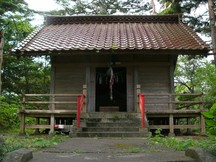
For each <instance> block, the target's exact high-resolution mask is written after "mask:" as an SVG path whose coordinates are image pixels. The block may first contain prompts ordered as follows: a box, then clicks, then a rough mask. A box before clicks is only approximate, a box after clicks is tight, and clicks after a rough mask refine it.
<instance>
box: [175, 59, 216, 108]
mask: <svg viewBox="0 0 216 162" xmlns="http://www.w3.org/2000/svg"><path fill="white" fill-rule="evenodd" d="M175 90H176V92H177V93H196V92H203V93H204V101H205V102H206V107H211V105H212V104H213V103H214V102H215V100H216V71H215V67H214V65H213V64H211V63H210V62H209V61H208V60H206V59H205V58H201V57H199V56H196V57H191V56H180V57H179V59H178V63H177V66H176V69H175Z"/></svg>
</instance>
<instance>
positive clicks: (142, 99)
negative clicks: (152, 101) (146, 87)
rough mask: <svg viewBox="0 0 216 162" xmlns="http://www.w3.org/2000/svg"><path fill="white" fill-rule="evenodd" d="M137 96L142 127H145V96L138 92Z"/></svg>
mask: <svg viewBox="0 0 216 162" xmlns="http://www.w3.org/2000/svg"><path fill="white" fill-rule="evenodd" d="M138 97H139V108H140V112H141V117H142V121H141V122H142V128H145V96H144V95H143V94H140V93H139V94H138Z"/></svg>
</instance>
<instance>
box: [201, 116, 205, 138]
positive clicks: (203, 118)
mask: <svg viewBox="0 0 216 162" xmlns="http://www.w3.org/2000/svg"><path fill="white" fill-rule="evenodd" d="M200 125H201V135H206V129H205V117H204V116H203V115H202V114H200Z"/></svg>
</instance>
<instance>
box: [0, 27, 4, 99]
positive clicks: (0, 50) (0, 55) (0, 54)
mask: <svg viewBox="0 0 216 162" xmlns="http://www.w3.org/2000/svg"><path fill="white" fill-rule="evenodd" d="M3 46H4V42H3V31H0V95H1V87H2V79H1V69H2V62H3Z"/></svg>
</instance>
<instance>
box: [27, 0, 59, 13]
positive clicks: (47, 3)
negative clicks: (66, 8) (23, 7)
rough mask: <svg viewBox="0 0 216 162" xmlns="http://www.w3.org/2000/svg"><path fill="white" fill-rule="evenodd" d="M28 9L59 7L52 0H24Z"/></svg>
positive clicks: (38, 9)
mask: <svg viewBox="0 0 216 162" xmlns="http://www.w3.org/2000/svg"><path fill="white" fill-rule="evenodd" d="M25 2H27V3H28V6H29V8H30V9H34V10H37V11H49V10H55V9H59V8H60V6H59V5H58V4H57V3H55V1H54V0H25Z"/></svg>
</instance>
